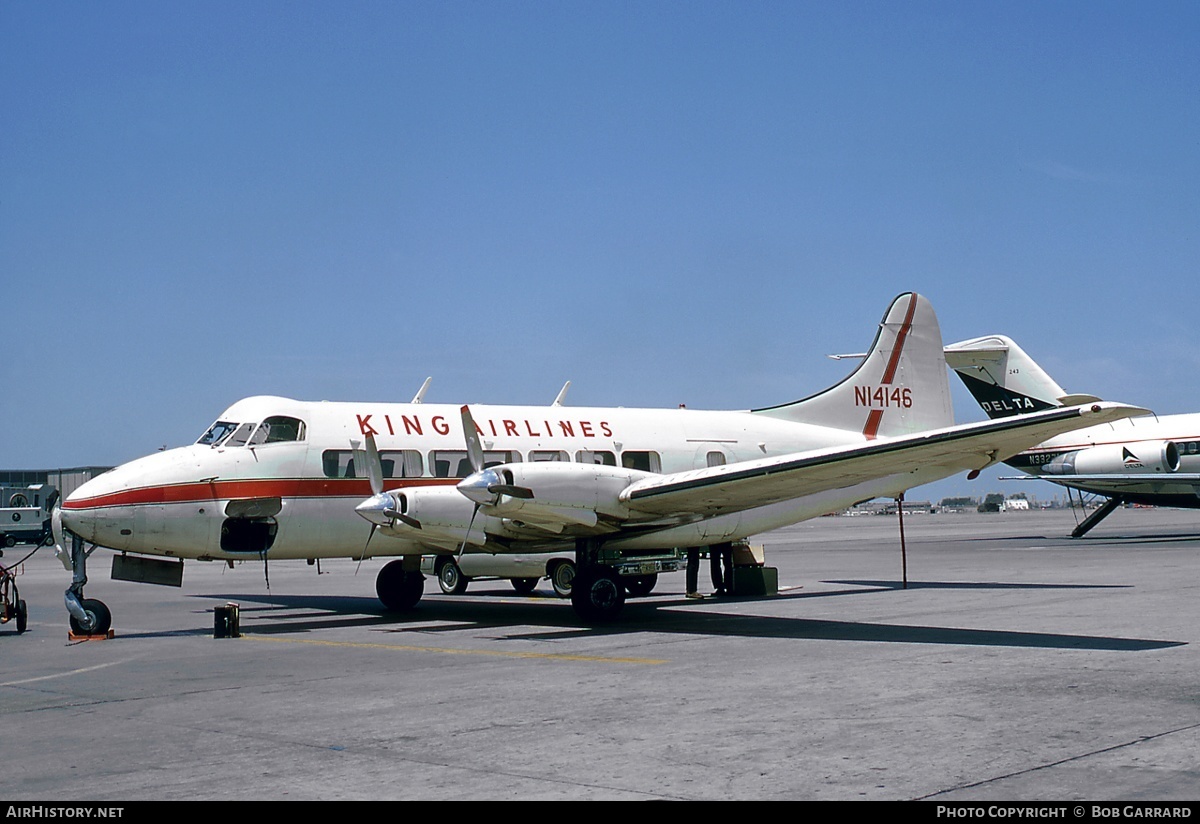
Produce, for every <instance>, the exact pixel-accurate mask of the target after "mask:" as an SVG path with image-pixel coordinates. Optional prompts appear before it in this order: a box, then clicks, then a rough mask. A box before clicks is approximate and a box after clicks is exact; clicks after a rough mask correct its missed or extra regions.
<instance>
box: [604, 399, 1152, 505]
mask: <svg viewBox="0 0 1200 824" xmlns="http://www.w3.org/2000/svg"><path fill="white" fill-rule="evenodd" d="M1146 413H1147V410H1145V409H1142V408H1140V407H1134V406H1127V405H1125V404H1118V403H1111V402H1107V403H1105V402H1101V403H1093V404H1087V405H1083V406H1069V407H1060V408H1055V409H1050V410H1045V411H1042V412H1035V413H1030V414H1028V415H1021V416H1017V417H1011V418H997V419H994V420H988V421H982V422H979V423H970V424H962V425H959V426H952V427H946V428H944V429H935V430H930V431H927V432H922V433H920V434H916V435H907V436H903V437H896V438H889V439H879V440H872V441H864V442H862V443H858V444H854V445H852V446H845V447H835V448H832V449H819V450H812V451H808V452H798V453H794V454H791V455H782V456H779V457H775V458H763V459H759V460H754V461H743V462H740V463H736V464H729V465H726V466H717V467H710V468H708V469H699V470H694V471H688V472H677V473H674V474H671V475H664V476H656V477H653V478H646V479H643V480H641V481H638V482H636V483H633V484H631V485H630V486H628V487H627V488H626V489H625V490H624V491H623V492H622V493H621V496H620V497H621V500H622V502H624V503H625V504H626V505H627V506H628V507H629V508H630V509H632V510H635V511H638V512H644V513H650V514H655V515H701V516H704V515H713V514H716V513H727V512H737V511H740V510H745V509H751V508H754V507H759V506H766V505H770V504H774V503H780V502H782V501H787V500H792V499H795V498H801V497H804V496H807V495H815V494H818V493H821V492H826V491H829V490H835V489H844V488H847V487H851V486H854V485H855V484H859V483H863V482H865V481H872V480H877V479H881V478H888V477H891V476H899V480H898V482H897V490H896V492H897V493H899V492H901V491H903V490H905V489H907V488H909V487H911V486H915V485H918V484H923V483H929V482H930V481H934V480H938V479H940V478H945V477H949V476H950V475H954V474H955V473H957V472H963V471H969V470H975V469H983V468H984V467H987V466H990V465H991V464H994V463H996V462H998V461H1002V460H1004V459H1006V458H1009V457H1011V456H1013V455H1015V454H1017V453H1018V452H1021V451H1023V450H1025V449H1028V448H1030V447H1031V446H1034V445H1036V444H1039V443H1041V442H1042V441H1044V440H1047V439H1048V438H1051V437H1054V436H1055V435H1060V434H1062V433H1064V432H1070V431H1072V430H1075V429H1081V428H1083V427H1086V426H1094V425H1096V424H1101V423H1109V422H1111V421H1115V420H1120V419H1122V418H1127V417H1131V416H1134V415H1144V414H1146ZM918 474H919V476H920V479H919V480H916V482H915V483H913V482H909V483H904V476H915V475H918Z"/></svg>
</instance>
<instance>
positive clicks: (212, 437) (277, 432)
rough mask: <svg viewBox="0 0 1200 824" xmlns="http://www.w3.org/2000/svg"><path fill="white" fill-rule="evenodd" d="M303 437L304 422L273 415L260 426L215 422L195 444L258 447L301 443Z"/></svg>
mask: <svg viewBox="0 0 1200 824" xmlns="http://www.w3.org/2000/svg"><path fill="white" fill-rule="evenodd" d="M251 433H253V434H251ZM304 436H305V426H304V421H302V420H300V419H299V418H289V417H286V416H284V415H273V416H271V417H269V418H267V419H266V420H265V421H263V422H262V424H261V425H260V424H255V423H235V422H233V421H217V422H216V423H214V424H213V425H212V426H210V427H209V428H208V431H207V432H205V433H204V435H203V437H201V438H200V440H198V441H196V443H198V444H203V445H204V446H247V445H249V446H259V445H260V444H266V443H286V442H289V441H302V440H304Z"/></svg>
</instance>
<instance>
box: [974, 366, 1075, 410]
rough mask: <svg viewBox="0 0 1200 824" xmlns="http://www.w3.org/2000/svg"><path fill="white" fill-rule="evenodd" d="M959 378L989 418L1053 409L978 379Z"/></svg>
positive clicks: (1043, 403) (1033, 399)
mask: <svg viewBox="0 0 1200 824" xmlns="http://www.w3.org/2000/svg"><path fill="white" fill-rule="evenodd" d="M958 376H959V378H961V379H962V382H963V383H964V384H966V386H967V389H968V391H970V393H971V395H972V397H974V398H975V400H976V401H978V402H979V407H980V408H981V409H982V410H983V411H984V412H985V413H987V416H988V417H989V418H1007V417H1010V416H1012V415H1027V414H1029V413H1030V412H1040V411H1041V410H1043V409H1054V408H1055V406H1054V404H1052V403H1047V402H1046V401H1043V400H1039V399H1038V398H1031V397H1030V396H1028V395H1022V394H1021V393H1020V392H1014V391H1012V390H1011V389H1005V388H1004V387H1002V386H998V385H996V384H994V383H988V382H987V381H981V380H979V379H978V378H975V377H972V376H971V375H967V374H965V373H964V372H961V371H960V372H959V373H958Z"/></svg>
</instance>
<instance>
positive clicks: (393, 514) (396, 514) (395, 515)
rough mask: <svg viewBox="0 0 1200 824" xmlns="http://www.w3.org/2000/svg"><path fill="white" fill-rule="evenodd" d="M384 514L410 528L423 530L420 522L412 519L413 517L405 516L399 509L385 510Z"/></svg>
mask: <svg viewBox="0 0 1200 824" xmlns="http://www.w3.org/2000/svg"><path fill="white" fill-rule="evenodd" d="M383 514H384V515H386V516H388V517H389V518H391V519H392V520H393V521H399V522H400V523H402V524H407V525H408V526H411V527H412V528H413V529H420V528H421V522H420V521H418V520H417V519H416V518H414V517H412V516H411V515H405V514H404V513H403V512H401V511H400V510H398V509H385V510H384V511H383Z"/></svg>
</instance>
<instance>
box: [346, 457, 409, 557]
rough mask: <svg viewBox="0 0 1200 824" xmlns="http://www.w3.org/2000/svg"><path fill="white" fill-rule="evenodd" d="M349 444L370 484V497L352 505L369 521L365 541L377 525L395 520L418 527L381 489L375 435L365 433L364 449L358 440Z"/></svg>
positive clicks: (389, 523)
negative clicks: (369, 529) (363, 468)
mask: <svg viewBox="0 0 1200 824" xmlns="http://www.w3.org/2000/svg"><path fill="white" fill-rule="evenodd" d="M350 446H351V447H352V448H353V450H354V459H355V461H356V465H357V466H365V467H366V472H367V480H368V482H369V483H370V484H371V497H370V498H367V499H366V500H365V501H363V502H362V503H361V504H359V505H358V506H356V507H354V511H355V512H357V513H358V514H359V515H361V516H362V517H364V518H366V519H367V520H368V521H370V522H371V534H370V535H368V536H367V543H368V544H370V543H371V538H372V537H374V535H375V530H376V529H377V528H378V527H381V526H391V525H393V524H394V523H395V522H396V521H400V522H401V523H405V524H408V525H409V526H411V527H412V528H413V529H420V528H421V522H420V521H418V520H417V519H416V518H411V517H409V516H408V515H405V514H404V513H403V512H401V511H400V509H399V507H398V506H397V503H396V497H395V496H394V495H392V494H391V493H390V492H385V491H384V489H383V462H382V461H380V460H379V449H378V448H377V447H376V446H375V436H374V435H372V434H368V435H367V444H366V449H365V450H364V449H363V448H362V446H361V444H359V442H358V441H351V442H350ZM365 551H366V550H365V548H364V552H365Z"/></svg>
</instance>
